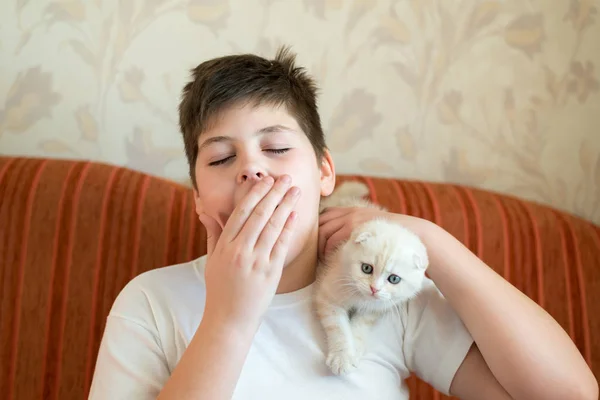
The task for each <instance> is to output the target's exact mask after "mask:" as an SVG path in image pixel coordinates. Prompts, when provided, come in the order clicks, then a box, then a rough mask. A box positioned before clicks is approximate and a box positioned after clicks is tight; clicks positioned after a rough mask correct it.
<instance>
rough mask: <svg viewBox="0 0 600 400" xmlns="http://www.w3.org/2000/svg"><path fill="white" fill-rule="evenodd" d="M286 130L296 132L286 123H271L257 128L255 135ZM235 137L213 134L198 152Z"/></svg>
mask: <svg viewBox="0 0 600 400" xmlns="http://www.w3.org/2000/svg"><path fill="white" fill-rule="evenodd" d="M284 131H289V132H295V131H294V129H292V128H290V127H287V126H285V125H280V124H277V125H271V126H265V127H264V128H260V129H259V130H257V131H256V132H254V135H255V136H259V135H268V134H272V133H278V132H284ZM232 140H233V138H231V136H213V137H210V138H208V139H206V140H205V141H204V142H202V144H201V145H200V146H199V147H198V154H199V153H200V151H201V150H202V149H204V148H205V147H206V146H208V145H210V144H212V143H219V142H229V141H232Z"/></svg>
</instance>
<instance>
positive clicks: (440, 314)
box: [90, 256, 473, 400]
mask: <svg viewBox="0 0 600 400" xmlns="http://www.w3.org/2000/svg"><path fill="white" fill-rule="evenodd" d="M205 262H206V256H203V257H200V258H199V259H197V260H194V261H192V262H189V263H185V264H179V265H174V266H170V267H164V268H159V269H156V270H152V271H148V272H146V273H143V274H141V275H139V276H137V277H136V278H134V279H133V280H132V281H131V282H129V283H128V284H127V286H126V287H125V288H124V289H123V290H122V291H121V293H120V294H119V296H118V297H117V299H116V300H115V303H114V305H113V307H112V310H111V312H110V314H109V316H108V319H107V324H106V329H105V332H104V336H103V338H102V342H101V345H100V351H99V354H98V359H97V364H96V370H95V372H94V379H93V382H92V386H91V392H90V399H94V400H95V399H110V400H117V399H128V400H132V399H155V398H156V396H157V395H158V393H159V392H160V390H161V388H162V387H163V385H164V384H165V382H166V381H167V379H168V378H169V376H170V373H171V372H172V371H173V370H174V368H175V366H176V365H177V362H178V361H179V360H180V358H181V356H182V355H183V352H184V351H185V349H186V347H187V346H188V344H189V342H190V340H191V338H192V336H193V335H194V332H195V330H196V328H197V327H198V325H199V323H200V320H201V318H202V313H203V310H204V300H205V286H204V272H203V271H204V263H205ZM312 290H313V285H310V286H308V287H306V288H303V289H300V290H298V291H296V292H293V293H287V294H281V295H276V296H275V298H274V299H273V302H272V304H271V306H270V307H269V309H268V311H267V313H266V315H265V317H264V322H263V323H262V324H261V326H260V328H259V330H258V332H257V334H256V337H255V338H254V341H253V344H252V347H251V349H250V352H249V354H248V357H247V359H246V363H245V364H244V367H243V370H242V373H241V376H240V379H239V381H238V383H237V386H236V390H235V393H234V396H233V399H234V400H246V399H260V400H270V399H276V400H280V399H286V400H296V399H298V400H306V399H319V400H320V399H344V400H354V399H357V400H358V399H360V400H365V399H377V400H388V399H390V400H391V399H394V400H398V399H408V388H407V386H406V384H405V383H404V379H406V378H407V377H408V376H409V375H410V372H411V371H412V372H414V373H416V374H417V375H418V376H420V377H421V378H422V379H423V380H425V381H427V382H429V383H430V384H432V385H433V386H434V387H435V388H436V389H438V390H440V391H441V392H443V393H446V394H447V393H448V391H449V388H450V384H451V382H452V379H453V377H454V374H455V373H456V370H457V369H458V367H459V366H460V364H461V363H462V361H463V359H464V357H465V355H466V353H467V351H468V350H469V348H470V346H471V344H472V343H473V339H472V338H471V336H470V335H469V333H468V331H467V330H466V328H465V326H464V325H463V323H462V322H461V320H460V319H459V317H458V316H457V314H456V313H455V312H454V311H453V309H451V308H450V305H449V304H448V303H447V301H446V300H445V299H444V297H443V296H442V294H441V293H440V292H439V291H438V289H437V288H436V287H435V286H434V284H433V282H432V281H430V280H427V281H426V284H425V288H424V290H423V291H422V292H421V293H420V294H419V295H418V296H417V297H416V298H414V299H413V300H411V301H410V302H409V303H408V305H407V306H406V307H404V308H403V309H402V311H401V312H400V313H398V314H390V316H389V317H388V318H385V319H383V320H381V321H380V322H379V323H378V324H377V325H376V326H375V327H374V329H373V330H372V332H371V340H370V341H369V348H368V350H367V353H366V355H365V357H364V358H363V360H362V361H361V363H360V365H359V368H358V369H356V370H354V371H353V372H352V373H350V374H348V375H346V376H343V377H338V376H334V375H332V374H331V373H330V372H329V370H328V369H327V367H326V365H325V352H324V350H325V336H324V333H323V331H322V328H321V325H320V324H319V322H318V320H317V319H316V317H315V315H314V312H313V311H312V307H311V306H312V302H311V293H312Z"/></svg>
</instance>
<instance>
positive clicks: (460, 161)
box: [0, 0, 600, 223]
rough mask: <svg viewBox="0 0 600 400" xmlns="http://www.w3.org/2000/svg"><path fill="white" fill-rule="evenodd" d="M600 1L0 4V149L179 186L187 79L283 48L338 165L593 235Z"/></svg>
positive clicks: (599, 143) (598, 196)
mask: <svg viewBox="0 0 600 400" xmlns="http://www.w3.org/2000/svg"><path fill="white" fill-rule="evenodd" d="M599 3H600V2H599V1H594V0H588V1H586V0H569V1H567V0H565V1H561V0H557V1H548V0H530V1H525V0H505V1H478V0H462V1H446V0H398V1H390V0H387V1H384V0H380V1H375V0H373V1H371V0H303V1H300V0H256V1H244V0H228V1H220V0H192V1H187V0H183V1H182V0H174V1H170V0H153V1H150V0H147V1H133V0H131V1H125V0H123V1H120V2H118V1H116V0H90V1H77V0H62V1H54V2H47V1H41V0H16V1H2V2H1V4H0V35H1V36H0V153H3V154H28V155H38V156H51V157H77V158H91V159H97V160H103V161H106V162H110V163H116V164H123V165H127V166H130V167H132V168H135V169H140V170H143V171H147V172H150V173H153V174H157V175H161V176H165V177H168V178H172V179H176V180H184V179H185V176H186V165H185V160H184V158H183V152H182V145H181V140H180V137H179V133H178V128H177V113H176V108H177V103H178V99H179V92H180V89H181V87H182V85H183V83H184V81H185V80H186V79H187V76H188V70H189V69H190V68H192V67H193V66H195V65H196V64H197V63H199V62H201V61H203V60H206V59H207V58H210V57H214V56H219V55H223V54H227V53H232V52H258V53H260V54H262V55H266V56H272V55H273V54H274V51H275V48H276V47H277V45H278V44H280V43H288V44H291V45H292V46H293V48H294V50H295V51H297V52H298V53H299V56H298V59H299V61H300V62H301V63H302V64H304V65H305V66H306V67H307V68H308V69H309V71H310V72H311V73H313V74H314V75H315V76H316V77H317V78H318V79H319V81H320V85H321V88H322V95H321V98H320V105H321V113H322V119H323V124H324V128H325V129H326V132H327V138H328V143H329V145H330V146H331V149H332V150H333V154H334V159H335V160H336V163H337V167H338V171H339V172H342V173H364V174H372V175H384V176H398V177H405V178H417V179H427V180H435V181H438V180H441V181H451V182H459V183H465V184H469V185H474V186H477V187H482V188H487V189H492V190H497V191H501V192H506V193H511V194H515V195H518V196H521V197H525V198H530V199H534V200H538V201H542V202H545V203H549V204H552V205H554V206H556V207H559V208H561V209H566V210H568V211H571V212H574V213H576V214H578V215H581V216H583V217H586V218H588V219H591V220H594V221H595V222H597V223H600V93H599V83H598V81H599V80H600V78H599V77H600V23H599V22H598V18H599V16H598V11H599V10H600V4H599Z"/></svg>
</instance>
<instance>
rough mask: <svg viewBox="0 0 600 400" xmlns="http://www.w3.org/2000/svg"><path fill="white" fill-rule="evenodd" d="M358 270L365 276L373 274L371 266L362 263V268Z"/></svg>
mask: <svg viewBox="0 0 600 400" xmlns="http://www.w3.org/2000/svg"><path fill="white" fill-rule="evenodd" d="M360 268H361V269H362V272H364V273H365V274H369V275H371V274H372V273H373V266H372V265H369V264H365V263H362V266H361V267H360Z"/></svg>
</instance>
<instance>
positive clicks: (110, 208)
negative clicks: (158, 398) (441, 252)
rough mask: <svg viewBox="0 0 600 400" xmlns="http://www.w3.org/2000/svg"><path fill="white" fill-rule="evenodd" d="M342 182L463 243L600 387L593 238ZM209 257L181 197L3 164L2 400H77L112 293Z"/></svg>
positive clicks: (577, 229) (484, 196)
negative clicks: (145, 275)
mask: <svg viewBox="0 0 600 400" xmlns="http://www.w3.org/2000/svg"><path fill="white" fill-rule="evenodd" d="M346 179H361V180H363V181H365V182H366V183H367V184H368V185H369V186H370V187H371V189H372V193H373V198H374V200H376V201H377V202H379V203H380V204H382V205H384V206H386V207H388V208H389V209H390V210H391V211H394V212H401V213H406V214H411V215H416V216H420V217H423V218H427V219H430V220H432V221H435V222H436V223H438V224H439V225H441V226H442V227H444V228H445V229H446V230H448V231H449V232H451V233H452V234H453V235H455V236H456V237H457V238H459V239H460V240H461V241H463V242H464V243H465V244H466V245H467V246H468V247H469V248H470V249H472V250H473V251H474V252H475V253H476V254H478V255H479V256H480V257H481V258H482V259H483V260H484V261H485V262H487V263H488V264H489V265H490V266H491V267H492V268H494V269H495V270H496V271H498V272H499V273H501V274H502V275H504V276H505V277H506V278H507V279H509V280H510V281H511V282H512V283H513V284H514V285H516V286H517V287H518V288H519V289H521V290H522V291H523V292H524V293H526V294H527V295H528V296H530V297H531V298H532V299H534V300H535V301H536V302H538V303H540V304H541V305H542V306H543V307H545V308H546V309H547V310H548V311H549V312H550V313H551V314H552V315H553V316H554V317H555V318H556V319H557V320H558V321H559V322H560V324H561V325H562V326H563V327H564V328H565V330H566V331H567V332H568V333H569V334H570V335H571V337H572V338H573V340H574V341H575V342H576V344H577V346H578V348H579V350H580V351H581V353H582V354H583V355H584V356H585V359H586V360H587V362H588V363H590V364H591V366H592V368H593V370H594V372H595V374H596V377H597V378H598V377H600V335H599V333H600V261H599V260H600V228H599V227H598V226H595V225H593V224H591V223H589V222H586V221H584V220H582V219H579V218H576V217H574V216H571V215H568V214H565V213H562V212H558V211H556V210H554V209H551V208H548V207H544V206H540V205H537V204H533V203H530V202H526V201H522V200H519V199H517V198H513V197H508V196H503V195H499V194H494V193H490V192H486V191H482V190H476V189H471V188H468V187H463V186H457V185H450V184H434V183H427V182H416V181H404V180H394V179H377V178H368V177H351V176H342V177H340V179H339V181H343V180H346ZM204 252H205V232H204V230H203V228H202V226H201V225H200V224H199V223H198V222H197V218H196V216H195V214H194V207H193V204H192V197H191V193H190V189H189V188H186V187H183V186H180V185H178V184H175V183H172V182H169V181H166V180H163V179H159V178H155V177H151V176H148V175H145V174H142V173H139V172H134V171H131V170H128V169H125V168H120V167H115V166H110V165H105V164H101V163H92V162H75V161H64V160H48V159H34V158H19V157H17V158H11V157H0V393H2V398H4V399H9V400H12V399H27V400H31V399H50V400H54V399H61V400H62V399H83V398H86V395H87V392H88V388H89V386H90V379H91V377H92V372H93V369H94V363H95V357H96V352H97V350H98V346H99V342H100V339H101V335H102V332H103V328H104V322H105V318H106V315H107V313H108V311H109V309H110V307H111V304H112V302H113V300H114V299H115V297H116V296H117V294H118V293H119V291H120V290H121V288H122V287H123V286H124V285H125V284H126V282H128V281H129V280H130V279H131V278H133V277H134V276H136V275H137V274H139V273H141V272H144V271H146V270H149V269H153V268H158V267H161V266H165V265H169V264H174V263H179V262H183V261H187V260H190V259H192V258H195V257H198V256H200V255H202V254H204ZM592 332H595V334H592ZM410 386H411V392H412V395H411V397H412V398H413V399H432V398H438V399H439V398H443V396H439V394H437V393H435V392H434V391H432V390H431V388H430V387H429V386H428V385H426V384H424V383H423V382H421V381H419V380H417V379H415V378H411V380H410Z"/></svg>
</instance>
